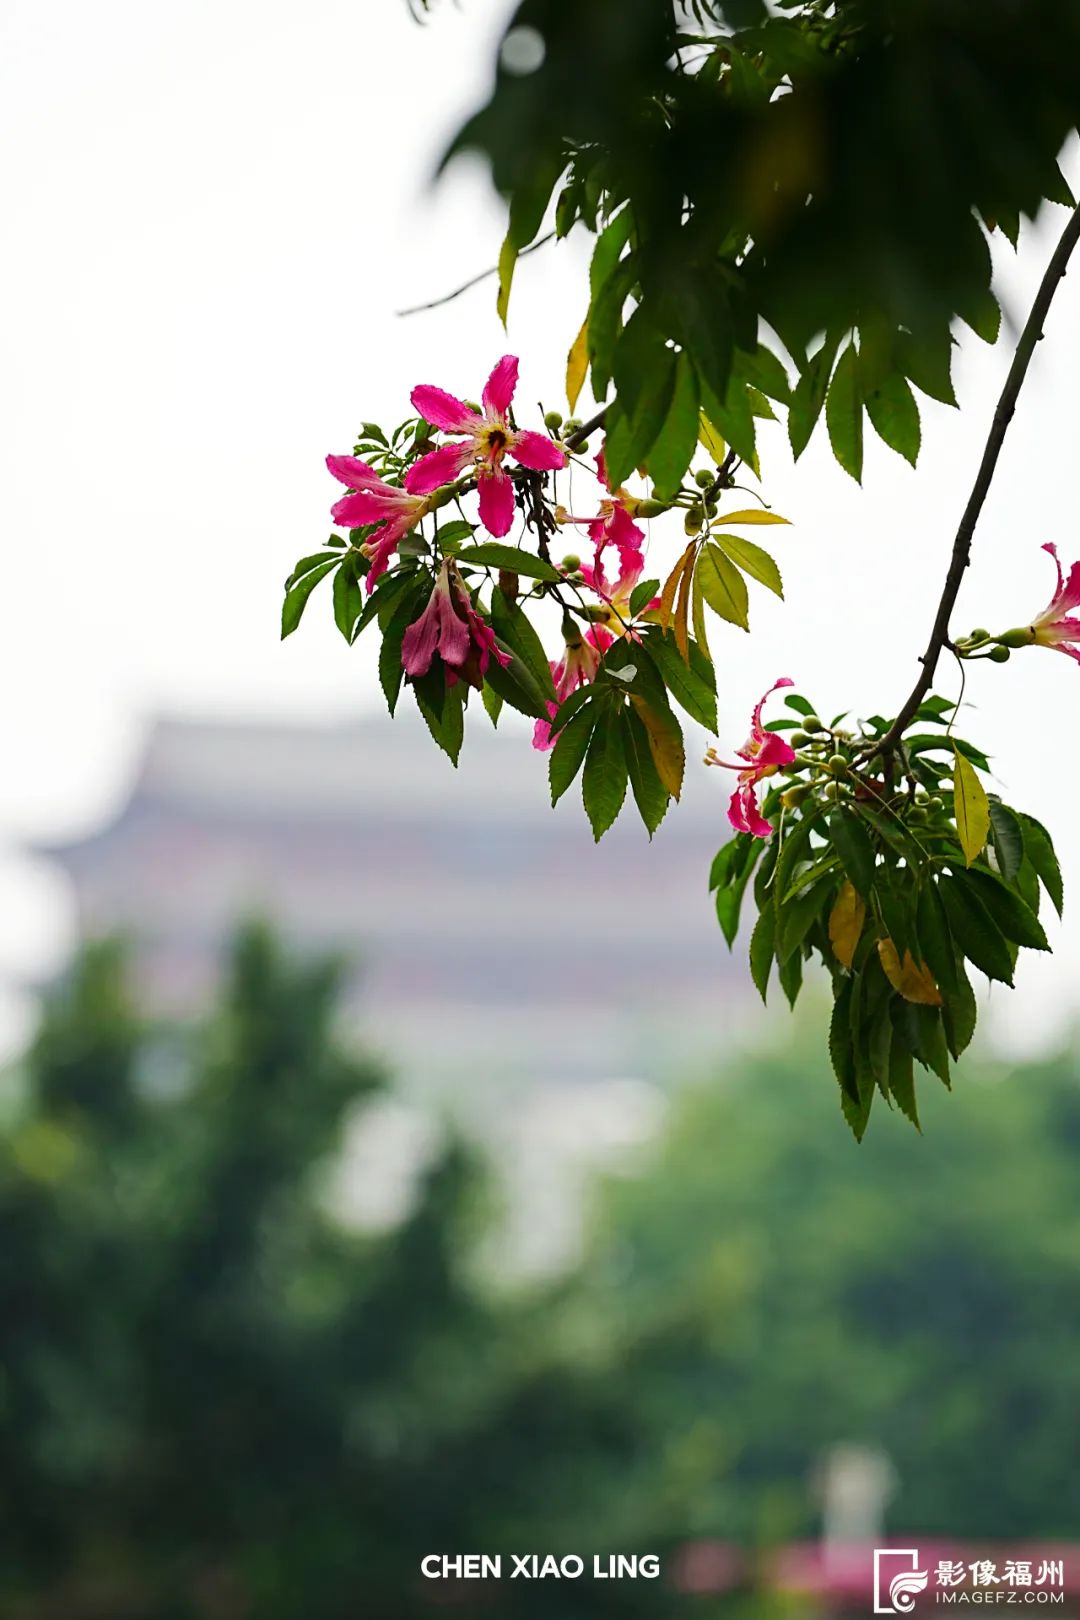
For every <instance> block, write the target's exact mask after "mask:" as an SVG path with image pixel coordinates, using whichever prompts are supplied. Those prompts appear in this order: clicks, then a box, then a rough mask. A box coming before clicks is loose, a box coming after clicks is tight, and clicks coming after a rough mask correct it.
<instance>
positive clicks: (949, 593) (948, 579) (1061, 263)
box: [869, 207, 1080, 757]
mask: <svg viewBox="0 0 1080 1620" xmlns="http://www.w3.org/2000/svg"><path fill="white" fill-rule="evenodd" d="M1078 241H1080V207H1078V208H1077V209H1076V211H1075V212H1074V213H1073V216H1072V218H1071V219H1070V221H1069V223H1068V225H1066V227H1065V230H1064V232H1063V233H1062V237H1061V240H1060V242H1059V243H1058V245H1057V247H1056V248H1055V250H1054V254H1053V257H1052V258H1051V260H1050V263H1049V264H1048V265H1047V267H1046V274H1045V275H1044V276H1043V279H1042V282H1041V283H1040V285H1039V290H1038V292H1037V293H1036V295H1035V302H1034V303H1033V304H1032V306H1031V314H1030V315H1029V316H1028V318H1027V324H1026V325H1025V327H1024V330H1023V332H1021V334H1020V341H1019V343H1018V344H1017V345H1016V353H1015V354H1014V355H1013V362H1012V365H1011V366H1010V367H1009V375H1008V376H1007V377H1006V379H1005V386H1004V388H1003V389H1002V390H1001V398H1000V399H999V400H998V403H997V409H996V410H995V412H994V418H993V421H992V422H991V424H990V433H989V436H988V438H987V441H986V448H985V449H984V450H983V454H982V460H981V462H980V463H979V470H978V473H977V474H976V477H975V484H974V487H973V489H972V491H971V495H970V496H969V498H968V503H967V506H966V507H965V508H964V515H963V517H962V518H961V519H960V527H959V528H958V529H957V531H956V539H955V540H954V541H953V548H952V560H951V562H950V563H949V571H948V573H947V574H946V576H945V586H944V589H943V590H942V593H941V601H940V602H939V603H938V610H937V616H936V618H935V619H934V627H933V630H932V631H931V632H930V641H929V643H928V645H927V648H926V651H925V652H924V653H923V655H922V658H921V659H920V663H921V664H922V673H921V674H920V676H919V678H918V680H917V681H916V682H915V685H914V687H913V688H912V691H911V693H910V695H909V696H908V698H907V701H906V702H905V703H904V706H903V708H902V709H901V710H900V712H899V714H898V715H897V716H896V719H895V720H894V721H893V723H892V725H891V726H890V727H889V729H888V731H887V732H886V733H885V735H884V737H882V738H881V740H880V742H878V743H876V744H875V745H874V747H873V748H872V749H870V751H869V754H870V757H873V756H874V755H875V754H888V753H891V752H892V750H893V749H894V748H895V746H896V744H897V742H898V741H899V739H900V737H901V736H902V735H903V733H904V730H905V728H906V726H907V725H908V722H909V721H910V720H911V719H912V717H913V715H914V713H915V711H916V709H917V708H918V707H919V704H920V703H921V702H922V700H923V698H924V697H925V696H926V694H927V693H928V692H929V690H930V687H931V685H932V684H933V679H934V671H935V670H936V668H937V662H938V659H939V657H940V656H941V651H942V648H943V647H946V646H947V645H948V644H949V619H950V618H951V616H952V610H953V608H954V607H955V605H956V598H957V595H958V594H959V591H960V583H961V581H962V580H963V577H964V572H965V570H966V568H967V566H968V563H969V562H970V561H971V541H972V537H973V536H974V533H975V525H976V524H977V523H978V521H979V516H980V514H981V512H982V509H983V505H984V503H985V501H986V497H987V494H988V493H989V490H990V485H991V483H992V481H993V477H994V473H995V471H996V469H997V464H998V457H999V456H1000V454H1001V446H1002V444H1003V443H1004V440H1005V435H1006V433H1007V432H1008V429H1009V423H1010V422H1011V421H1012V419H1013V415H1014V413H1015V411H1016V401H1017V398H1018V396H1019V394H1020V390H1021V388H1022V387H1023V385H1024V379H1025V377H1026V376H1027V373H1028V367H1029V366H1030V365H1031V357H1032V355H1033V354H1034V353H1035V346H1036V344H1037V343H1038V342H1039V340H1040V338H1041V337H1042V335H1043V327H1044V325H1045V323H1046V317H1047V315H1048V313H1049V310H1050V305H1051V303H1052V301H1053V297H1054V294H1055V293H1056V291H1057V289H1058V286H1059V284H1060V282H1061V280H1062V278H1063V277H1064V275H1065V271H1066V270H1067V268H1068V264H1069V259H1070V256H1071V255H1072V251H1073V249H1074V248H1075V246H1076V244H1077V242H1078Z"/></svg>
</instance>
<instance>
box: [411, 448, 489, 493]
mask: <svg viewBox="0 0 1080 1620" xmlns="http://www.w3.org/2000/svg"><path fill="white" fill-rule="evenodd" d="M472 457H473V447H472V444H471V443H466V444H441V445H440V446H439V448H438V449H437V450H432V451H431V452H430V454H428V455H426V456H421V458H420V460H419V461H414V462H413V464H412V466H411V467H410V468H409V470H408V472H407V473H406V474H405V488H406V489H407V490H408V491H409V493H410V495H429V494H430V493H431V491H432V490H433V489H439V488H441V486H442V485H443V484H452V483H453V481H454V479H455V478H456V477H457V476H458V474H459V473H460V472H461V470H462V468H463V467H465V466H466V465H467V464H468V463H469V462H470V461H471V460H472Z"/></svg>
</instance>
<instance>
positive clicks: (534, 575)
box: [457, 540, 562, 584]
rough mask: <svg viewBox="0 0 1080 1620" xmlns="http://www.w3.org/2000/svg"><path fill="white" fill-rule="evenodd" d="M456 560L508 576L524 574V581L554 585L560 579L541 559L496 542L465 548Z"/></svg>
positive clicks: (560, 576)
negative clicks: (491, 569)
mask: <svg viewBox="0 0 1080 1620" xmlns="http://www.w3.org/2000/svg"><path fill="white" fill-rule="evenodd" d="M457 560H458V562H459V563H465V564H469V563H475V564H477V565H479V566H482V567H484V568H499V569H502V570H505V572H507V573H510V574H524V575H525V578H526V579H543V580H546V581H547V582H548V583H549V584H555V583H557V582H558V581H559V580H560V579H561V578H562V575H561V574H560V573H559V571H558V569H556V568H553V567H552V566H551V564H550V563H546V562H545V561H544V559H543V558H542V557H537V556H536V555H535V554H534V553H533V552H531V551H522V550H521V549H520V548H519V547H518V546H504V545H500V543H499V542H498V541H497V540H490V541H485V542H484V544H483V545H479V546H466V547H465V549H464V550H463V551H459V552H458V554H457Z"/></svg>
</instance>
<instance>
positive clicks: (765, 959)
mask: <svg viewBox="0 0 1080 1620" xmlns="http://www.w3.org/2000/svg"><path fill="white" fill-rule="evenodd" d="M775 943H776V908H775V907H774V906H766V907H765V909H764V910H763V911H762V912H760V913H759V915H758V920H757V922H756V923H755V924H754V931H753V933H752V934H751V935H750V977H751V978H752V979H753V981H754V985H755V987H756V989H757V992H758V995H759V996H760V997H761V999H762V1001H764V1002H766V1003H767V1002H768V997H769V974H770V972H771V971H772V964H773V953H774V947H775Z"/></svg>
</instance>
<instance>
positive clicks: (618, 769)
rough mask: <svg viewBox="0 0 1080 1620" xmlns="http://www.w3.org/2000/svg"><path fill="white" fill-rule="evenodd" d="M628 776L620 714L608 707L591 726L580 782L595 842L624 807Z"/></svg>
mask: <svg viewBox="0 0 1080 1620" xmlns="http://www.w3.org/2000/svg"><path fill="white" fill-rule="evenodd" d="M628 777H629V772H628V769H627V764H626V754H625V752H624V749H623V733H622V727H621V726H620V725H619V716H618V713H617V711H616V710H615V709H614V708H609V709H608V710H607V712H606V713H605V714H602V715H600V716H599V718H598V719H597V722H596V725H595V727H594V729H593V734H592V737H591V739H590V742H589V749H588V753H587V754H586V757H585V770H584V772H583V773H582V781H581V787H582V798H583V799H584V802H585V814H586V815H587V816H588V818H589V825H590V826H591V827H592V831H593V837H594V839H596V841H597V843H599V841H600V839H601V838H602V837H603V836H604V834H605V833H606V832H607V830H608V828H609V827H610V826H611V824H612V822H613V821H614V820H615V818H616V816H617V815H618V814H619V811H620V810H621V809H622V807H623V800H624V799H625V798H626V785H627V780H628Z"/></svg>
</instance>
